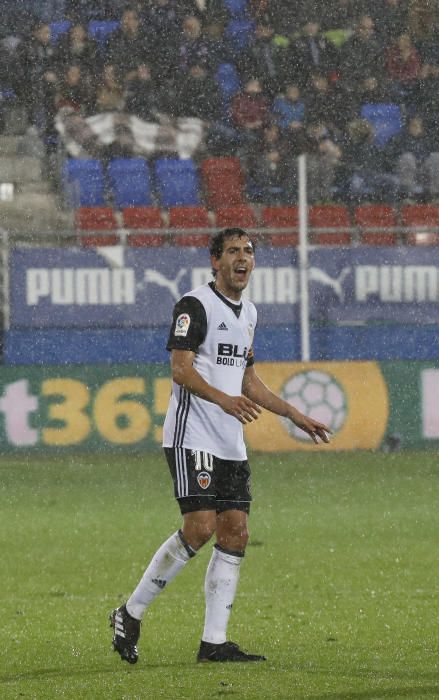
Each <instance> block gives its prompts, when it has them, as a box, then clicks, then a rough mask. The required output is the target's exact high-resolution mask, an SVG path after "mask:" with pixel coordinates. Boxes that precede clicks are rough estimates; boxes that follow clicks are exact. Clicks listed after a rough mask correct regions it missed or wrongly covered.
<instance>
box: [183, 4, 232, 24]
mask: <svg viewBox="0 0 439 700" xmlns="http://www.w3.org/2000/svg"><path fill="white" fill-rule="evenodd" d="M179 5H180V7H181V9H182V12H183V14H184V15H190V16H192V17H196V18H197V19H199V20H200V22H202V24H203V26H204V27H206V25H209V24H222V25H224V24H225V23H226V22H227V15H228V13H227V10H226V8H225V6H224V2H223V1H222V0H180V2H179Z"/></svg>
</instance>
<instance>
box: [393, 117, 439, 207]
mask: <svg viewBox="0 0 439 700" xmlns="http://www.w3.org/2000/svg"><path fill="white" fill-rule="evenodd" d="M433 148H434V145H433V143H432V140H431V138H429V136H428V135H427V134H426V133H425V129H424V123H423V120H422V118H421V117H419V116H415V117H412V118H411V119H410V120H409V122H408V124H407V127H406V128H405V129H404V130H403V131H402V132H400V133H399V134H397V135H396V136H394V137H393V138H392V139H391V140H390V141H389V142H388V143H387V144H386V148H385V150H386V156H387V160H388V166H389V170H391V171H392V172H393V173H394V174H395V175H396V176H397V178H398V180H399V187H400V196H401V197H402V198H403V199H417V198H419V197H421V198H422V199H424V198H435V197H438V196H439V153H433V152H432V151H433Z"/></svg>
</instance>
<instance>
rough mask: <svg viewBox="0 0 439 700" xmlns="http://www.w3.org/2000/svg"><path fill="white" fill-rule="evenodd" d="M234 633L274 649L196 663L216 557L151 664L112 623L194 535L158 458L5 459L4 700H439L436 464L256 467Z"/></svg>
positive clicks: (192, 572) (172, 606)
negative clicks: (151, 572) (206, 584)
mask: <svg viewBox="0 0 439 700" xmlns="http://www.w3.org/2000/svg"><path fill="white" fill-rule="evenodd" d="M252 467H253V473H254V476H253V482H254V496H255V503H254V507H253V512H252V516H251V543H250V546H249V550H248V554H247V556H246V559H245V561H244V564H243V569H242V575H241V582H240V587H239V593H238V596H237V600H236V603H235V607H234V612H233V616H232V621H231V626H230V636H231V638H232V639H234V640H236V641H238V642H239V643H242V645H243V646H244V647H245V648H247V649H249V650H255V651H261V652H264V653H266V654H267V656H268V662H267V663H265V664H259V665H256V666H250V667H247V666H245V665H242V664H237V665H234V666H233V665H232V666H221V667H217V666H210V665H209V666H207V667H206V666H205V665H203V666H201V667H200V666H197V665H196V663H195V662H194V656H195V653H196V649H197V645H198V642H199V636H200V630H201V629H202V622H203V607H204V605H203V578H204V570H205V567H206V564H207V561H208V559H209V556H210V547H206V548H205V551H203V552H201V553H200V554H199V555H198V556H197V557H196V559H195V560H193V561H191V562H190V564H189V566H187V567H186V569H185V570H184V571H183V572H182V574H181V575H180V578H179V579H178V580H177V581H176V582H174V583H173V584H172V586H171V587H170V588H169V590H167V591H166V592H165V593H164V594H163V596H162V597H161V598H159V599H158V600H157V601H156V603H155V605H154V606H153V607H152V608H151V610H150V612H149V613H148V614H147V617H146V618H145V622H144V625H143V631H142V638H141V644H140V653H141V658H140V660H139V662H138V664H137V666H135V667H130V666H128V665H127V664H123V663H122V662H121V661H120V660H119V658H118V657H117V656H116V654H114V653H113V652H112V651H111V648H110V637H111V635H110V629H109V627H108V622H107V615H108V612H109V611H110V610H111V609H112V607H114V605H115V604H118V603H119V602H120V601H122V600H124V599H125V598H126V596H127V594H128V593H129V592H130V591H131V589H132V587H133V586H134V584H135V583H137V580H138V578H139V577H140V575H141V573H142V572H143V569H144V566H145V564H146V563H147V562H148V560H149V558H150V556H151V555H152V554H153V552H154V551H155V549H156V548H157V546H158V545H159V544H160V543H161V542H162V540H163V539H164V538H165V536H167V535H168V534H169V533H170V532H172V531H173V530H175V529H176V528H177V527H178V526H179V521H180V518H179V514H178V510H177V507H176V506H175V504H174V502H173V500H172V499H171V497H170V483H169V478H168V475H167V471H166V469H167V468H166V467H165V463H164V460H163V458H162V456H161V454H160V453H158V454H157V455H148V456H145V457H140V456H121V455H115V456H111V455H110V456H99V457H93V456H78V457H72V456H68V457H63V458H59V459H54V458H53V459H50V460H47V459H44V458H42V457H32V458H29V459H27V460H26V459H24V458H23V457H21V458H18V457H17V458H6V457H3V458H1V459H0V502H1V510H0V541H1V552H2V556H1V565H0V570H1V573H0V583H1V586H0V596H1V609H2V615H1V622H0V628H1V639H2V664H1V672H0V697H1V698H2V699H9V698H11V699H14V700H15V699H17V698H38V699H39V698H41V699H42V700H49V699H51V698H71V699H72V700H73V699H75V700H77V699H79V698H86V699H88V698H90V699H92V700H94V699H100V698H105V699H110V700H111V699H113V698H114V699H118V700H122V699H129V700H134V699H137V698H167V699H168V700H174V699H175V700H177V699H178V700H179V699H180V698H191V699H192V698H194V699H195V698H197V699H199V698H201V699H202V698H206V699H207V698H214V699H215V698H217V699H220V698H228V697H230V698H236V700H238V699H239V700H241V699H248V698H267V699H268V698H298V699H300V698H310V699H311V698H312V699H313V700H317V699H324V698H327V699H334V700H345V699H346V700H347V699H354V700H355V699H358V700H362V699H365V700H366V699H367V700H369V699H370V700H372V699H376V698H424V697H431V698H439V666H438V663H439V654H438V639H439V635H438V627H439V607H438V598H439V596H438V581H439V561H438V560H439V557H438V532H439V509H438V502H439V498H438V497H439V487H438V471H439V463H438V459H437V456H436V455H434V454H432V453H407V454H394V455H383V454H369V453H361V454H360V453H357V454H341V455H336V454H327V455H325V454H318V455H308V454H307V455H305V456H303V455H298V454H294V455H291V456H269V457H267V456H253V459H252Z"/></svg>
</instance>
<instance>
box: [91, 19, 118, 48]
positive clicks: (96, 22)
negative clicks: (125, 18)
mask: <svg viewBox="0 0 439 700" xmlns="http://www.w3.org/2000/svg"><path fill="white" fill-rule="evenodd" d="M119 27H120V22H119V21H118V20H105V19H92V20H90V22H89V23H88V35H89V36H90V37H91V38H92V39H94V40H95V41H96V42H97V43H98V44H99V46H100V48H101V49H103V48H104V47H105V44H106V42H107V39H108V37H109V35H110V34H112V33H113V32H115V31H116V29H119Z"/></svg>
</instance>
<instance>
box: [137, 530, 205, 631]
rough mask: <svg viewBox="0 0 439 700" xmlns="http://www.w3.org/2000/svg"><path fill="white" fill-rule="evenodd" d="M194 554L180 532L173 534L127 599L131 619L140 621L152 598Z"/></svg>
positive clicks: (155, 555)
mask: <svg viewBox="0 0 439 700" xmlns="http://www.w3.org/2000/svg"><path fill="white" fill-rule="evenodd" d="M195 554H196V552H195V550H194V549H192V548H191V547H190V546H189V545H188V544H186V543H185V541H184V539H183V535H182V534H181V532H180V530H179V531H178V532H174V534H173V535H171V537H170V538H169V539H168V540H166V542H164V543H163V544H162V546H161V547H160V548H159V549H158V550H157V552H156V553H155V554H154V556H153V558H152V560H151V563H150V564H149V566H148V568H147V569H146V571H145V573H144V574H143V576H142V578H141V580H140V581H139V584H138V586H137V588H136V589H135V590H134V591H133V593H132V594H131V596H130V597H129V598H128V600H127V603H126V608H127V610H128V613H129V614H130V615H131V617H135V618H136V619H137V620H141V619H142V617H143V615H144V613H145V610H146V608H147V607H148V606H149V605H150V604H151V603H152V601H153V600H154V598H156V597H157V596H158V594H159V593H161V592H162V590H163V589H164V588H165V586H166V585H167V584H168V583H170V582H171V581H172V580H173V579H174V578H175V577H176V576H177V574H178V573H179V572H180V571H181V569H182V568H183V566H184V565H185V564H187V562H188V561H189V559H191V557H193V556H195Z"/></svg>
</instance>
